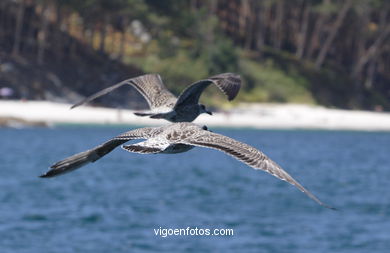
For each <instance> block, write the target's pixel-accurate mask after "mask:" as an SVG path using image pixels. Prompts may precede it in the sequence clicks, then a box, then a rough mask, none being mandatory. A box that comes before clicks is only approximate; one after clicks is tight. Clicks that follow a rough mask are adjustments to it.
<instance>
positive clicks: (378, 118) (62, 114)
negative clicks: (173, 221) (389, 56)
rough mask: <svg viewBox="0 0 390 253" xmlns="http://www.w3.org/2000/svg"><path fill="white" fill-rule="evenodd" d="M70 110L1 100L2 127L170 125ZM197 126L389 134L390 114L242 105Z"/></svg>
mask: <svg viewBox="0 0 390 253" xmlns="http://www.w3.org/2000/svg"><path fill="white" fill-rule="evenodd" d="M70 106H71V105H70V104H62V103H54V102H48V101H16V100H0V123H1V122H2V124H0V126H1V125H2V126H7V122H9V121H11V122H13V125H15V126H23V125H26V126H29V125H33V126H45V125H47V126H50V125H58V124H93V125H140V126H158V125H165V124H168V123H169V122H167V121H164V120H156V119H150V118H145V117H138V116H135V115H134V114H133V112H134V111H132V110H125V109H112V108H104V107H91V106H82V107H79V108H75V109H73V110H70ZM7 119H8V120H7ZM194 123H197V124H201V125H207V126H210V127H213V126H214V127H227V128H255V129H312V130H355V131H390V113H386V112H369V111H351V110H340V109H328V108H325V107H320V106H311V105H298V104H242V105H240V106H238V107H235V108H233V109H231V110H229V111H224V112H215V113H213V116H209V115H201V116H199V117H198V118H197V119H196V120H195V121H194ZM13 125H12V124H11V125H10V126H11V127H13Z"/></svg>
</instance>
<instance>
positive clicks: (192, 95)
mask: <svg viewBox="0 0 390 253" xmlns="http://www.w3.org/2000/svg"><path fill="white" fill-rule="evenodd" d="M212 83H213V84H215V85H216V86H217V87H218V88H219V89H220V90H221V91H222V92H223V93H224V94H225V95H226V96H227V97H228V100H229V101H230V100H233V99H234V98H235V97H236V96H237V94H238V92H239V91H240V87H241V78H240V76H239V75H237V74H233V73H223V74H219V75H216V76H212V77H210V78H208V79H205V80H201V81H198V82H195V83H193V84H191V85H190V86H188V87H187V88H186V89H185V90H184V91H183V92H182V93H181V94H180V96H179V98H178V99H177V102H176V105H175V107H177V106H181V105H189V104H197V103H199V98H200V95H201V94H202V92H203V91H204V90H205V89H206V88H207V87H208V86H209V85H210V84H212Z"/></svg>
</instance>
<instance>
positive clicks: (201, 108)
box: [199, 104, 213, 115]
mask: <svg viewBox="0 0 390 253" xmlns="http://www.w3.org/2000/svg"><path fill="white" fill-rule="evenodd" d="M199 112H200V113H207V114H210V115H213V113H212V112H210V111H208V110H207V109H206V106H205V105H202V104H199Z"/></svg>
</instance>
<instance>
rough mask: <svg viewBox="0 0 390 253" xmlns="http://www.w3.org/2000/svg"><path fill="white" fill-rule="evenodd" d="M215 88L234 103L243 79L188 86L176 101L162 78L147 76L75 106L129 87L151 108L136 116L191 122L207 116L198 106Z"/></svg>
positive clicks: (225, 78)
mask: <svg viewBox="0 0 390 253" xmlns="http://www.w3.org/2000/svg"><path fill="white" fill-rule="evenodd" d="M212 83H213V84H215V85H216V86H217V87H218V88H219V89H220V90H221V91H222V92H223V93H224V94H225V95H226V96H227V98H228V100H232V99H234V98H235V97H236V96H237V93H238V91H239V90H240V86H241V78H240V76H239V75H237V74H233V73H223V74H219V75H216V76H212V77H209V78H207V79H204V80H200V81H198V82H195V83H193V84H191V85H190V86H188V87H187V88H186V89H185V90H184V91H183V92H182V93H181V94H180V96H179V97H178V98H177V97H175V96H174V95H173V94H172V93H171V92H170V91H169V90H168V89H167V88H166V87H165V85H164V84H163V82H162V80H161V77H160V75H158V74H147V75H143V76H139V77H135V78H131V79H127V80H125V81H122V82H120V83H117V84H115V85H113V86H111V87H108V88H106V89H104V90H101V91H99V92H97V93H95V94H93V95H91V96H89V97H87V98H85V99H84V100H82V101H81V102H79V103H77V104H75V105H73V106H72V107H71V108H75V107H77V106H79V105H82V104H84V103H87V102H90V101H92V100H94V99H95V98H98V97H100V96H103V95H105V94H107V93H109V92H111V91H113V90H115V89H117V88H119V87H121V86H123V85H126V84H129V85H132V86H133V87H134V88H136V89H137V90H138V91H139V93H141V95H142V96H143V97H144V98H145V99H146V101H147V102H148V105H149V107H150V111H148V112H136V113H134V114H135V115H137V116H150V118H156V119H166V120H168V121H171V122H192V121H193V120H195V119H196V118H197V117H198V116H199V114H201V113H208V114H210V115H211V114H212V113H211V112H210V111H208V110H206V107H205V106H204V105H202V104H199V97H200V95H201V94H202V92H203V91H204V90H205V89H206V88H207V87H208V86H209V85H210V84H212Z"/></svg>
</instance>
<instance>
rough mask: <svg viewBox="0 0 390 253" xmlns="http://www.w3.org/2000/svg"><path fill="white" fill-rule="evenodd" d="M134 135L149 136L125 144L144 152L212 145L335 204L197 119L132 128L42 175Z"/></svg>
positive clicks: (95, 155)
mask: <svg viewBox="0 0 390 253" xmlns="http://www.w3.org/2000/svg"><path fill="white" fill-rule="evenodd" d="M133 139H147V140H146V141H143V142H139V143H135V144H132V145H123V146H122V148H123V149H125V150H126V151H129V152H134V153H141V154H156V153H162V154H174V153H181V152H186V151H188V150H190V149H192V148H193V147H195V146H199V147H205V148H212V149H216V150H219V151H222V152H225V153H227V154H228V155H230V156H232V157H234V158H236V159H237V160H239V161H241V162H243V163H245V164H247V165H249V166H250V167H252V168H254V169H257V170H263V171H265V172H268V173H270V174H271V175H273V176H275V177H277V178H279V179H281V180H284V181H287V182H288V183H290V184H292V185H294V186H295V187H297V188H298V189H299V190H301V191H302V192H304V193H305V194H306V195H307V196H309V197H310V198H311V199H313V200H314V201H316V202H317V203H318V204H320V205H322V206H325V207H328V208H331V207H329V206H327V205H326V204H324V203H322V202H321V201H320V200H319V199H317V198H316V197H315V196H314V195H313V194H312V193H311V192H309V191H308V190H306V189H305V188H304V187H303V186H302V185H301V184H299V183H298V182H297V181H296V180H295V179H293V178H292V177H291V176H290V175H289V174H288V173H287V172H286V171H284V170H283V169H282V168H281V167H280V166H279V165H278V164H276V163H275V162H274V161H272V160H271V159H269V158H268V157H267V156H266V155H265V154H263V153H262V152H261V151H259V150H257V149H256V148H254V147H252V146H249V145H247V144H245V143H242V142H239V141H236V140H234V139H232V138H229V137H227V136H224V135H220V134H217V133H213V132H210V131H208V130H207V127H203V128H202V127H200V126H198V125H196V124H193V123H188V122H182V123H174V124H170V125H167V126H163V127H147V128H140V129H136V130H132V131H129V132H126V133H124V134H121V135H119V136H117V137H115V138H113V139H111V140H109V141H108V142H106V143H104V144H102V145H100V146H97V147H96V148H94V149H91V150H88V151H85V152H82V153H79V154H76V155H74V156H71V157H69V158H66V159H64V160H63V161H60V162H58V163H56V164H54V165H53V166H52V167H51V168H52V170H50V171H48V172H47V173H46V174H44V175H42V177H52V176H56V175H59V174H62V173H65V172H68V171H72V170H74V169H77V168H79V167H81V166H83V165H85V164H87V163H89V162H94V161H96V160H98V159H100V158H101V157H103V156H104V155H106V154H108V153H109V152H111V151H112V150H113V149H114V148H116V147H117V146H119V145H122V144H123V143H125V142H127V141H129V140H133Z"/></svg>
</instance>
